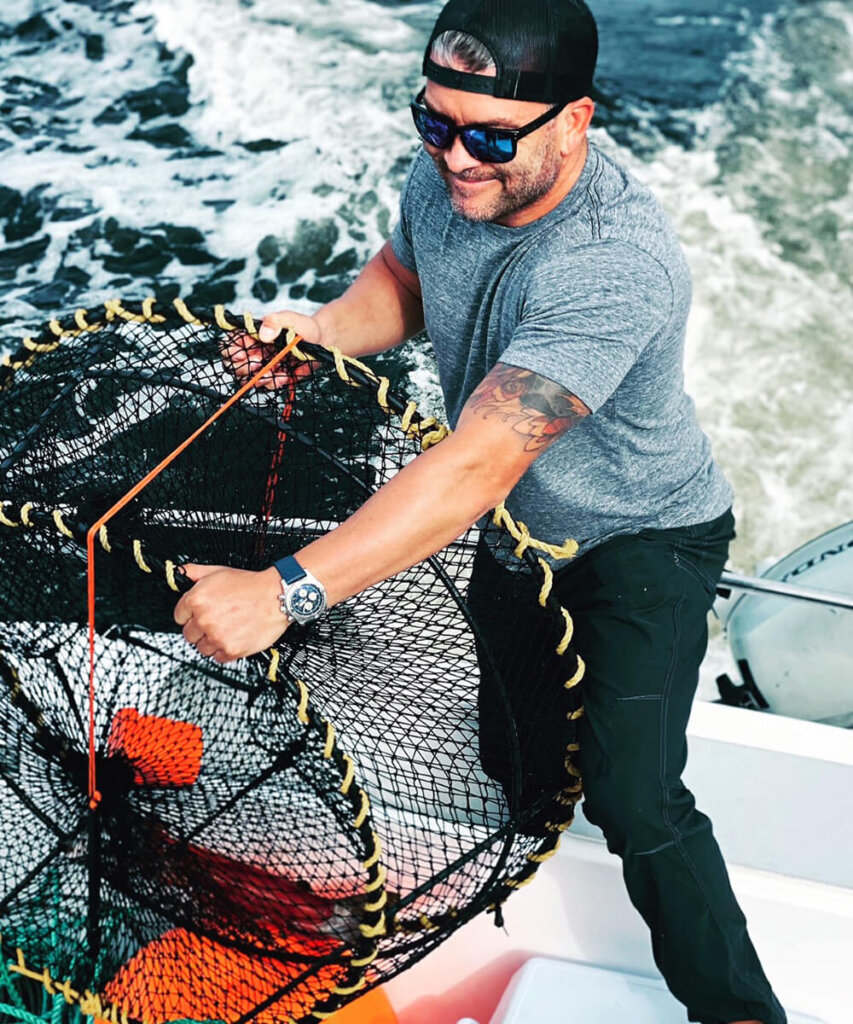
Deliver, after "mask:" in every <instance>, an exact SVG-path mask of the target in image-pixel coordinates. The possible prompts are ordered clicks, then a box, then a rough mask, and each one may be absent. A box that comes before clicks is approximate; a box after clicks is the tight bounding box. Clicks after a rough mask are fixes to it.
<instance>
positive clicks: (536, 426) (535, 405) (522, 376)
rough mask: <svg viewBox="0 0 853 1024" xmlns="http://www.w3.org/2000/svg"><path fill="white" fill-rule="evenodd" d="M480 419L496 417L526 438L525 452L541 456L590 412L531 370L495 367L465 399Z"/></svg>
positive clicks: (583, 405) (574, 397)
mask: <svg viewBox="0 0 853 1024" xmlns="http://www.w3.org/2000/svg"><path fill="white" fill-rule="evenodd" d="M468 406H469V408H470V409H471V410H472V411H474V412H477V413H479V415H481V416H482V417H483V419H488V418H489V417H490V416H498V417H499V418H500V419H501V420H502V422H504V423H509V424H511V425H512V429H513V430H514V431H515V432H516V433H518V434H521V435H522V437H525V438H527V443H526V444H525V446H524V450H525V451H528V452H537V453H538V452H541V451H543V450H544V449H545V448H547V447H548V445H549V444H550V443H551V442H552V441H554V440H555V439H556V438H558V437H560V435H561V434H564V433H565V432H566V431H567V430H568V429H569V428H570V427H573V426H574V425H575V424H576V423H577V422H578V421H579V420H581V419H583V417H584V416H588V415H589V413H590V410H589V409H588V408H587V406H586V405H585V404H584V403H583V402H582V401H581V400H580V399H579V398H578V397H577V395H573V394H572V392H571V391H567V390H566V389H565V388H564V387H562V386H561V385H559V384H555V383H554V381H552V380H549V379H548V378H547V377H541V376H540V375H539V374H538V373H533V371H532V370H520V369H518V367H515V366H507V365H506V364H504V363H496V364H495V366H494V368H493V369H492V370H491V372H490V373H489V374H488V375H487V376H486V377H485V378H484V380H483V382H482V383H481V384H480V385H479V387H477V389H476V390H475V391H474V393H473V394H472V395H471V397H470V398H469V399H468Z"/></svg>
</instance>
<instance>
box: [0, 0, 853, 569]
mask: <svg viewBox="0 0 853 1024" xmlns="http://www.w3.org/2000/svg"><path fill="white" fill-rule="evenodd" d="M440 6H441V5H440V3H438V2H434V0H430V2H395V0H135V2H134V0H3V4H2V7H0V228H2V231H3V236H4V237H3V240H2V241H3V246H2V248H0V283H2V288H3V297H4V301H3V304H2V306H0V325H2V335H0V339H2V340H0V349H2V350H3V351H8V350H9V349H11V348H12V346H13V343H14V342H15V341H16V340H17V339H18V338H19V337H20V336H21V335H22V334H23V333H24V332H25V331H26V330H29V329H32V328H33V327H35V326H37V325H38V324H39V323H41V322H43V321H44V320H45V319H47V318H48V317H49V316H50V315H53V314H55V313H57V312H64V311H69V310H73V309H74V308H76V307H78V306H86V307H95V306H97V305H99V304H100V303H101V302H103V301H104V299H105V298H108V297H112V296H114V295H120V296H123V297H126V298H128V299H134V298H136V299H138V298H141V297H144V296H146V295H148V294H153V293H155V292H156V293H158V294H160V295H162V296H164V297H166V298H168V297H171V296H174V295H177V294H181V295H182V296H183V297H184V298H185V299H186V300H187V301H188V303H189V305H190V307H192V306H194V305H195V306H197V307H198V308H204V307H209V306H210V305H212V304H213V303H214V302H223V303H225V304H226V305H227V306H229V307H230V308H233V309H235V310H243V309H250V310H252V311H254V312H264V311H268V310H273V309H278V308H283V307H288V308H295V309H300V310H310V309H312V308H314V306H315V305H316V304H317V303H320V302H324V301H328V300H329V299H331V298H333V297H335V296H336V295H338V294H340V293H341V291H342V290H343V289H344V288H345V287H346V286H347V284H348V282H349V281H350V280H351V279H352V277H353V276H354V275H355V273H356V272H357V269H358V267H359V266H360V265H361V264H362V263H363V262H364V261H365V260H366V259H367V258H368V256H369V255H370V254H371V253H372V252H374V251H375V250H376V249H377V248H378V247H379V246H380V245H381V244H382V242H383V240H384V239H385V238H386V237H387V236H388V233H389V230H390V227H391V225H392V224H393V221H394V218H395V216H396V198H397V193H398V190H399V186H400V184H401V182H402V179H403V176H404V174H405V170H406V167H407V165H408V162H409V160H410V159H411V157H412V155H413V153H414V152H415V149H416V146H417V141H416V139H415V137H414V134H413V129H412V126H411V121H410V116H409V112H408V109H407V103H408V101H409V99H410V97H411V95H412V94H413V93H414V92H415V91H416V89H417V88H418V84H419V81H420V74H419V67H420V57H421V52H422V47H423V44H424V41H425V37H426V35H427V33H428V30H429V28H430V26H431V24H432V22H433V20H434V18H435V16H436V14H437V12H438V10H439V9H440ZM592 6H593V9H594V10H595V12H596V15H597V17H598V19H599V25H600V31H601V37H602V53H601V62H600V70H599V75H598V88H599V93H600V95H599V97H598V99H599V109H598V115H597V118H596V122H595V128H594V131H593V135H594V138H595V140H596V142H597V143H598V144H599V145H600V146H601V147H602V148H604V149H605V150H606V151H607V152H609V153H611V154H613V155H614V156H615V157H616V158H617V159H619V160H621V161H622V162H623V163H624V164H626V165H627V166H628V167H629V168H630V169H631V171H632V172H634V173H635V174H636V175H637V176H638V177H640V178H641V179H642V180H644V181H645V182H647V183H648V184H649V185H650V186H651V187H652V188H653V189H654V190H655V192H656V193H657V195H658V196H659V198H660V199H661V200H662V202H663V204H664V206H665V207H666V209H667V211H668V212H669V215H670V216H671V218H672V219H673V221H674V223H675V225H676V227H677V230H678V232H679V235H680V237H681V239H682V242H683V244H684V247H685V249H686V252H687V255H688V259H689V261H690V264H691V267H692V270H693V275H694V282H695V305H694V310H693V314H692V319H691V323H690V331H689V339H688V353H687V380H688V389H689V390H690V392H691V394H692V395H693V397H694V399H695V401H696V403H697V406H698V409H699V414H700V417H701V420H702V423H703V425H704V427H705V429H706V430H707V432H708V433H709V435H710V436H711V438H712V442H713V445H714V450H715V453H716V456H717V457H718V459H719V461H720V462H721V464H722V465H723V467H724V469H725V471H726V473H727V474H728V476H729V477H730V479H731V480H732V482H733V484H734V487H735V491H736V494H737V504H736V513H737V515H738V520H739V530H740V535H739V538H738V540H737V542H736V544H735V546H734V549H733V555H732V564H733V565H734V566H736V567H738V568H740V569H743V570H746V571H750V570H752V569H753V568H754V566H755V564H756V563H757V562H761V561H763V560H766V559H767V558H769V557H772V556H774V555H779V556H781V555H782V554H784V553H785V552H787V551H788V550H790V549H791V548H792V547H793V546H795V545H797V544H798V543H801V542H803V541H805V540H806V539H808V538H809V537H811V536H814V535H815V534H817V533H819V532H822V531H824V530H826V529H829V528H831V527H833V526H835V525H837V524H839V523H841V522H844V521H846V520H848V519H850V518H851V517H853V195H851V171H853V152H851V142H853V2H851V0H810V2H801V3H794V2H780V0H744V2H740V3H734V2H728V0H722V2H719V0H717V2H713V3H712V2H711V0H593V3H592ZM392 364H393V365H392V373H393V374H394V375H395V376H396V378H397V381H398V385H399V387H400V388H401V389H403V390H408V391H410V392H412V393H413V394H414V396H415V397H418V398H420V399H421V400H422V402H423V403H424V404H425V405H426V406H427V407H429V408H433V409H435V408H437V404H438V397H437V389H436V385H435V379H434V373H433V370H432V363H431V359H430V356H429V353H428V351H426V349H425V347H424V346H423V345H422V344H420V345H409V346H408V347H407V348H406V349H404V350H403V351H401V352H400V353H399V354H398V355H396V356H395V357H394V358H393V360H392Z"/></svg>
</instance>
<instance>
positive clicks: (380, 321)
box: [314, 244, 424, 357]
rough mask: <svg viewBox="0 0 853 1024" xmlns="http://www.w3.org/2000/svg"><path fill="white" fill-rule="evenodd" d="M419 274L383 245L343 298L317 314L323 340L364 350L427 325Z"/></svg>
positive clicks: (356, 352)
mask: <svg viewBox="0 0 853 1024" xmlns="http://www.w3.org/2000/svg"><path fill="white" fill-rule="evenodd" d="M416 282H417V279H416V278H415V276H414V275H409V274H404V273H403V268H400V266H399V264H397V263H396V261H395V260H394V259H393V253H390V245H387V244H386V245H385V246H384V247H383V248H382V250H380V252H378V253H377V254H376V255H375V256H374V257H373V259H371V260H370V262H369V263H367V265H366V266H365V267H364V269H363V270H362V271H361V273H360V274H359V275H358V277H357V278H356V279H355V281H353V283H352V284H351V285H350V287H349V288H348V289H347V290H346V292H344V294H343V295H342V296H341V297H340V298H339V299H335V300H334V301H333V302H330V303H328V304H327V305H325V306H323V307H322V309H320V310H319V311H318V312H317V313H316V314H315V315H314V317H315V319H316V320H317V322H318V323H319V324H320V327H321V328H322V343H323V344H324V345H326V346H327V347H331V346H334V347H335V348H339V349H340V350H341V351H342V352H343V353H344V354H345V355H348V356H355V357H359V356H364V355H370V354H372V353H375V352H384V351H385V350H386V349H389V348H393V347H394V346H395V345H399V344H400V343H401V342H403V341H405V340H406V339H407V338H411V337H412V335H414V334H417V333H418V331H421V330H423V326H424V321H423V305H422V303H421V299H420V294H419V290H418V288H417V283H416Z"/></svg>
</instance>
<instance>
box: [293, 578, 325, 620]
mask: <svg viewBox="0 0 853 1024" xmlns="http://www.w3.org/2000/svg"><path fill="white" fill-rule="evenodd" d="M289 604H290V610H291V611H292V613H293V615H294V616H297V617H299V618H305V619H312V618H314V617H315V616H317V615H320V614H321V613H322V611H323V609H324V607H325V604H326V595H325V594H324V593H323V590H322V588H321V587H318V586H317V584H316V583H300V584H298V585H297V586H296V587H295V588H294V590H292V591H291V592H290V595H289Z"/></svg>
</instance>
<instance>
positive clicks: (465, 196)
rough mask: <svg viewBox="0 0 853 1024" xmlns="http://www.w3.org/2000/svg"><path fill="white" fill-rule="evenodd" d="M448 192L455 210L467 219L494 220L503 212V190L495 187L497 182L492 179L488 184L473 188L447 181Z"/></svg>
mask: <svg viewBox="0 0 853 1024" xmlns="http://www.w3.org/2000/svg"><path fill="white" fill-rule="evenodd" d="M445 184H446V185H447V192H448V195H449V196H450V205H451V206H452V207H453V212H454V213H455V214H458V216H460V217H464V218H465V220H475V221H482V220H493V219H494V218H495V217H499V216H500V214H501V202H500V198H501V192H500V190H499V188H496V187H495V184H496V183H495V182H494V181H490V182H488V184H486V185H482V186H478V187H477V189H476V191H475V190H473V189H466V188H464V187H463V188H459V187H456V186H455V184H453V183H451V182H449V181H446V180H445Z"/></svg>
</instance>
